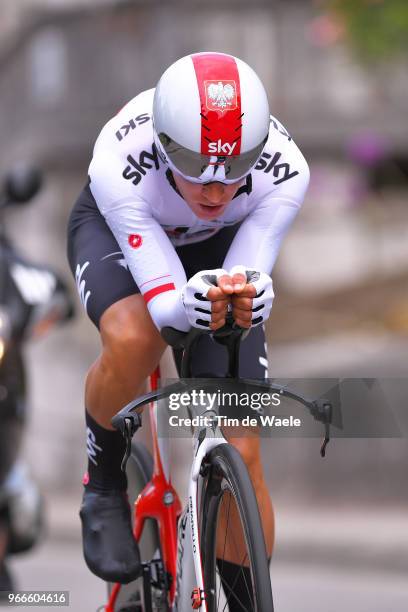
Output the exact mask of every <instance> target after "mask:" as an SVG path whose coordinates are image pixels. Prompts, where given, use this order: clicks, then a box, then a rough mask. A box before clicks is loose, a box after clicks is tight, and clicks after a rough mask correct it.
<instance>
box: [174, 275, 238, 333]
mask: <svg viewBox="0 0 408 612" xmlns="http://www.w3.org/2000/svg"><path fill="white" fill-rule="evenodd" d="M230 282H231V279H230V278H229V275H228V273H227V272H226V271H225V270H223V269H221V268H219V269H217V270H203V271H202V272H197V274H195V275H194V276H193V277H192V278H190V280H189V281H188V282H187V284H186V285H184V287H183V289H182V290H181V295H182V300H183V304H184V309H185V311H186V315H187V318H188V320H189V323H190V325H192V326H193V327H199V328H202V329H211V330H213V331H215V330H216V329H219V328H220V327H222V326H223V325H225V317H226V314H227V309H228V304H229V303H230V301H231V298H230V297H229V296H230V295H231V294H232V292H233V288H232V285H231V286H230V288H228V286H229V285H230ZM220 283H221V286H220Z"/></svg>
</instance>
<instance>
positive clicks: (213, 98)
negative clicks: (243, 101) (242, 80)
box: [205, 81, 237, 111]
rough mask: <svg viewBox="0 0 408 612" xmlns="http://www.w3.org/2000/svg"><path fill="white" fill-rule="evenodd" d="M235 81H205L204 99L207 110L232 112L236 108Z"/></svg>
mask: <svg viewBox="0 0 408 612" xmlns="http://www.w3.org/2000/svg"><path fill="white" fill-rule="evenodd" d="M236 92H237V87H236V84H235V81H205V97H206V104H207V108H208V110H221V111H225V110H234V109H235V108H237V93H236Z"/></svg>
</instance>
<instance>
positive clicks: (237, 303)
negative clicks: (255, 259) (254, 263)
mask: <svg viewBox="0 0 408 612" xmlns="http://www.w3.org/2000/svg"><path fill="white" fill-rule="evenodd" d="M230 276H231V279H232V285H233V289H234V294H233V295H232V296H231V303H232V316H233V318H234V321H235V323H236V324H237V325H239V326H240V327H245V328H248V327H251V326H252V327H256V326H257V325H261V324H262V323H264V321H266V320H267V319H268V317H269V313H270V311H271V308H272V302H273V298H274V293H273V287H272V279H271V277H270V276H268V274H265V273H264V272H257V271H256V270H249V269H246V268H245V267H244V266H234V267H233V268H232V270H231V271H230Z"/></svg>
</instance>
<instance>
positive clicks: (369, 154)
mask: <svg viewBox="0 0 408 612" xmlns="http://www.w3.org/2000/svg"><path fill="white" fill-rule="evenodd" d="M388 150H389V147H388V145H387V141H386V140H385V139H384V138H383V137H382V136H380V135H379V134H376V133H374V132H363V133H360V134H356V135H355V136H353V137H352V138H351V139H350V141H349V142H348V144H347V146H346V151H347V154H348V156H349V157H350V159H351V160H353V161H356V162H358V163H360V164H362V165H364V166H374V165H375V164H376V163H377V162H379V161H381V160H382V159H384V158H385V157H386V155H387V153H388Z"/></svg>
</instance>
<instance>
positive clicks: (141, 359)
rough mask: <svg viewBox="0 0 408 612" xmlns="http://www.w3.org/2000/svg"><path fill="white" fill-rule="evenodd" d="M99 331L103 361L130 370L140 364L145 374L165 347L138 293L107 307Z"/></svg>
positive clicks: (152, 367)
mask: <svg viewBox="0 0 408 612" xmlns="http://www.w3.org/2000/svg"><path fill="white" fill-rule="evenodd" d="M100 331H101V338H102V343H103V354H102V356H103V357H102V358H103V361H104V362H105V364H107V363H108V364H115V363H116V364H119V363H120V364H123V363H126V365H129V367H132V368H133V369H134V368H135V365H137V366H138V367H139V366H140V364H141V363H143V364H144V365H145V366H146V368H147V370H148V372H147V373H149V372H150V371H151V370H152V369H154V367H155V365H156V363H157V361H158V360H159V359H160V356H161V354H162V352H163V350H164V349H165V347H166V344H165V342H164V341H163V340H162V338H161V336H160V334H159V332H158V331H157V329H156V327H155V326H154V324H153V322H152V320H151V318H150V315H149V313H148V311H147V308H146V306H145V304H144V302H143V298H142V297H141V296H140V295H137V296H130V297H129V298H125V299H124V300H120V301H119V302H117V303H116V304H114V305H113V306H111V307H110V308H109V309H108V310H107V311H106V312H105V313H104V314H103V316H102V318H101V321H100ZM150 362H151V363H150ZM143 369H145V368H143Z"/></svg>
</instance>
